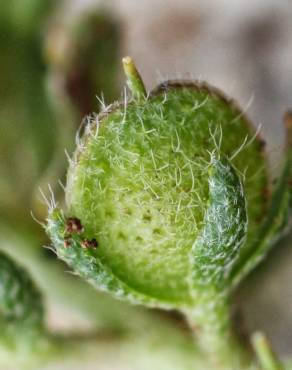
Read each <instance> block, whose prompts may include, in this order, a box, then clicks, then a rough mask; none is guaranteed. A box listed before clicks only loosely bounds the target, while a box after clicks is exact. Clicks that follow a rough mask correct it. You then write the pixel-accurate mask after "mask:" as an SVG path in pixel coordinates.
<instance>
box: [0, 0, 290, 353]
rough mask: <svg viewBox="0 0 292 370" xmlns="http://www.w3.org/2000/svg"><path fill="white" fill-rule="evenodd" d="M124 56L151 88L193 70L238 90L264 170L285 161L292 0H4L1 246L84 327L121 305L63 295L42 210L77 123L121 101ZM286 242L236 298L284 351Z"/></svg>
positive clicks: (51, 318) (63, 321)
mask: <svg viewBox="0 0 292 370" xmlns="http://www.w3.org/2000/svg"><path fill="white" fill-rule="evenodd" d="M124 55H131V56H132V57H133V59H134V60H135V62H136V64H137V66H138V68H139V70H140V72H141V74H142V76H143V78H144V81H145V83H146V86H147V88H148V89H152V88H153V87H154V86H155V85H156V84H157V83H158V82H160V81H161V80H164V79H168V78H194V79H200V80H206V81H208V82H209V83H210V84H213V85H215V86H216V87H218V88H220V89H222V90H223V91H224V92H225V93H226V94H227V95H230V96H232V97H233V98H235V99H236V100H237V101H238V102H239V104H240V105H241V106H242V108H243V109H244V111H246V112H247V114H248V116H249V117H250V118H251V120H252V122H253V123H254V125H255V126H256V127H258V126H259V125H261V127H262V129H261V132H262V135H263V137H264V139H265V141H266V148H267V154H268V156H269V159H270V167H271V177H272V178H273V177H275V176H276V175H277V173H278V172H279V169H280V168H281V159H282V149H283V142H284V131H283V128H282V116H283V114H284V112H285V110H287V109H288V108H291V107H292V63H291V61H292V3H291V1H288V0H287V1H285V0H281V1H279V0H254V1H252V2H248V1H243V0H236V1H231V0H204V1H196V0H180V1H179V2H178V1H174V0H161V1H157V0H139V1H135V0H120V1H118V0H104V1H98V0H70V1H65V0H63V1H61V0H59V1H57V0H56V1H54V0H11V1H9V2H3V1H2V4H1V7H0V79H1V84H0V101H1V104H0V155H1V161H0V247H1V248H2V249H5V250H7V251H8V252H9V253H10V254H12V255H13V256H14V257H16V258H17V259H18V260H20V261H21V262H22V263H23V264H25V265H26V266H27V267H28V268H29V269H30V270H31V273H32V274H33V275H34V277H35V279H36V280H37V281H38V283H39V285H40V286H41V288H42V289H43V291H44V292H45V295H46V302H47V308H48V312H47V321H48V325H49V326H50V327H51V328H53V329H55V328H57V329H58V330H59V329H61V330H64V331H70V330H81V331H82V330H86V329H87V328H90V326H91V325H92V321H91V320H94V322H95V324H96V325H97V326H100V327H102V326H103V325H104V323H105V322H107V323H108V322H111V321H112V320H113V319H112V318H113V317H117V320H118V317H121V315H122V314H121V312H122V309H121V306H120V303H119V304H117V306H115V307H112V305H111V308H110V309H109V308H108V307H109V305H110V302H111V301H110V299H109V298H107V297H103V298H102V299H99V301H98V302H96V303H94V304H93V303H92V300H90V298H86V299H88V302H89V301H90V302H91V303H90V305H91V308H92V312H91V315H92V316H90V319H89V316H88V311H86V314H85V311H82V310H77V309H75V308H74V307H75V303H76V302H77V300H78V301H79V302H80V301H81V300H83V301H84V299H85V298H84V297H85V295H86V297H90V295H91V297H92V296H93V294H95V293H94V292H92V291H90V292H88V293H87V291H86V289H88V290H89V288H87V287H86V288H85V285H83V283H82V282H78V283H77V282H76V283H75V284H76V285H78V284H79V285H78V287H79V288H78V289H79V291H78V293H76V297H71V296H70V294H68V292H69V289H70V288H69V287H70V279H71V277H70V278H69V277H67V276H63V275H65V273H64V271H65V269H66V268H65V267H64V266H62V265H61V264H57V263H56V261H55V259H54V256H52V254H51V253H50V251H49V250H47V249H45V248H43V246H45V245H48V243H49V242H48V240H47V239H46V236H45V234H44V232H43V229H42V227H41V226H40V225H39V224H38V223H37V220H39V222H43V220H44V218H45V216H46V208H47V205H46V204H45V203H46V199H50V197H51V193H52V192H53V193H54V194H55V197H56V199H57V200H58V201H59V202H60V203H62V202H63V189H62V184H64V183H65V174H66V166H67V158H66V156H67V154H68V155H70V153H71V152H72V150H73V149H74V145H75V144H74V142H75V133H76V131H77V130H78V128H79V126H80V123H81V121H82V120H83V119H86V118H84V117H86V115H88V114H90V113H92V112H96V113H97V112H98V111H99V110H100V108H101V107H102V106H103V105H108V104H110V103H111V102H112V101H113V100H117V99H120V97H121V93H122V92H123V88H124V78H123V76H122V73H121V72H122V68H121V57H122V56H124ZM66 153H67V154H66ZM48 184H50V186H48ZM39 189H41V191H40V190H39ZM42 194H43V195H42ZM291 247H292V237H291V235H290V236H288V237H286V238H285V240H283V241H281V243H279V245H278V246H277V247H276V248H275V250H274V251H273V252H272V253H271V254H270V256H269V257H268V259H267V260H266V261H265V263H264V264H263V265H262V266H261V267H260V268H259V269H258V271H256V272H255V273H254V274H253V275H252V276H251V277H250V278H249V280H248V281H247V282H246V283H245V285H244V286H243V287H242V289H241V290H240V292H239V294H237V296H236V301H237V305H238V306H239V307H240V312H241V314H242V317H243V319H242V320H243V326H244V327H245V328H246V330H247V331H253V330H256V329H260V330H262V331H264V332H266V334H267V336H268V337H269V338H270V339H271V341H272V343H273V346H274V348H275V349H276V350H277V351H278V352H279V353H281V354H283V355H292V285H291V283H290V281H291V279H292V267H291V266H292V248H291ZM62 274H63V275H62ZM61 275H62V279H63V280H62V284H60V279H61V278H60V276H61ZM75 279H76V278H75ZM48 282H49V283H48ZM57 286H58V289H57V288H56V287H57Z"/></svg>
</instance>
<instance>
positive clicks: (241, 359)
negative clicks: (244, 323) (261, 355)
mask: <svg viewBox="0 0 292 370" xmlns="http://www.w3.org/2000/svg"><path fill="white" fill-rule="evenodd" d="M196 307H197V308H196V309H193V310H189V311H187V312H186V315H187V318H188V321H189V324H190V326H191V329H192V330H193V332H194V335H195V340H196V341H197V342H198V345H199V347H200V349H201V352H202V354H203V356H204V357H205V358H206V359H209V361H210V366H211V367H212V368H216V369H224V370H227V369H228V370H229V369H244V368H245V367H247V366H248V365H249V364H250V363H251V355H250V353H249V352H248V351H247V350H246V349H245V348H244V346H243V345H242V344H241V343H240V341H239V338H237V336H236V334H235V333H234V331H233V326H232V322H231V318H230V304H229V301H228V299H227V297H225V296H221V297H220V295H218V293H217V294H208V293H206V294H205V295H204V297H202V299H201V300H200V303H199V304H197V305H196Z"/></svg>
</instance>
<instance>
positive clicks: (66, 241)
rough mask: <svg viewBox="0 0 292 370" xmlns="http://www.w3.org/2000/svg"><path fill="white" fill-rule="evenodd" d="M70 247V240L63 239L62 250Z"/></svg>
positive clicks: (67, 238)
mask: <svg viewBox="0 0 292 370" xmlns="http://www.w3.org/2000/svg"><path fill="white" fill-rule="evenodd" d="M71 245H72V240H71V239H70V238H69V237H65V238H64V248H68V247H70V246H71Z"/></svg>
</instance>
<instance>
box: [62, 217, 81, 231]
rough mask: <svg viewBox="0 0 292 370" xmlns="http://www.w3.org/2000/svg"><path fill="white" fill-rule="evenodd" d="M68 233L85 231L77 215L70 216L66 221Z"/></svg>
mask: <svg viewBox="0 0 292 370" xmlns="http://www.w3.org/2000/svg"><path fill="white" fill-rule="evenodd" d="M65 231H66V233H67V234H72V233H77V234H81V233H82V232H83V231H84V228H83V226H82V224H81V222H80V220H79V218H77V217H70V218H68V219H67V221H66V229H65Z"/></svg>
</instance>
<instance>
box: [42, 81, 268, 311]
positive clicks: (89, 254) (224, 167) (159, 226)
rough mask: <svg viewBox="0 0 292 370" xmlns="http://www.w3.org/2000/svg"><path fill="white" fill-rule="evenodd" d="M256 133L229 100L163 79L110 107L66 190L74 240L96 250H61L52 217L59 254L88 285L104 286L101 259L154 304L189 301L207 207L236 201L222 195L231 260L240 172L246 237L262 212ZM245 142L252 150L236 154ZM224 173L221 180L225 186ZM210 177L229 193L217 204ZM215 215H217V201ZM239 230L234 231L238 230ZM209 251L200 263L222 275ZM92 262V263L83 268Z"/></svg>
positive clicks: (225, 248) (240, 215)
mask: <svg viewBox="0 0 292 370" xmlns="http://www.w3.org/2000/svg"><path fill="white" fill-rule="evenodd" d="M253 135H254V132H253V130H252V129H251V128H250V126H249V124H248V122H247V120H246V118H245V117H244V116H243V115H242V112H241V111H240V110H239V109H238V108H237V107H236V106H235V104H234V103H233V102H232V101H228V100H227V99H226V98H224V97H223V96H222V95H221V94H220V93H219V92H218V91H216V90H214V89H210V88H208V87H206V85H199V84H194V83H191V82H188V83H185V82H184V83H183V84H182V83H178V82H172V83H170V82H168V83H165V84H163V85H161V86H160V87H159V88H157V89H156V90H155V91H154V92H153V93H152V94H151V95H150V97H149V98H147V99H146V100H144V101H143V100H142V101H139V102H130V103H129V104H127V105H126V107H125V106H122V105H115V106H112V107H111V108H110V110H109V111H108V112H104V113H103V114H102V115H100V116H99V117H98V119H96V120H95V121H94V122H92V124H91V125H89V126H88V127H87V128H86V132H85V134H84V137H83V139H82V140H81V142H80V145H79V147H78V149H77V151H76V153H75V157H74V158H73V161H72V163H71V166H70V169H69V173H68V183H67V189H66V196H67V206H68V216H74V217H78V218H79V219H80V220H81V222H82V224H83V226H84V230H85V231H84V235H83V236H78V237H84V238H95V239H96V240H97V241H98V243H99V247H98V248H97V249H96V250H90V251H89V250H81V248H80V245H79V247H78V251H77V246H76V245H74V246H73V248H72V250H70V247H69V248H64V243H63V240H62V238H64V237H65V235H64V225H63V228H62V227H61V229H60V230H59V231H58V235H57V236H56V234H55V233H54V232H52V230H53V229H54V227H53V225H55V221H56V219H59V220H60V217H61V219H62V217H63V216H62V215H60V214H58V215H57V216H56V213H55V215H53V214H52V215H51V216H50V217H51V219H50V218H49V223H48V232H49V234H50V235H51V237H52V239H53V241H54V245H55V248H56V250H57V254H58V255H59V256H60V257H61V258H63V259H64V260H65V261H66V262H68V263H69V264H70V265H71V266H72V267H73V268H74V269H75V271H76V272H77V273H79V274H80V275H82V276H84V277H86V278H87V279H88V280H89V281H91V282H92V283H93V284H94V285H97V286H100V285H102V284H100V282H98V281H97V280H98V279H100V278H101V277H99V278H97V276H95V278H94V279H93V278H92V277H93V276H94V272H93V270H94V269H95V268H96V261H98V264H99V267H100V266H102V267H103V269H106V270H108V271H110V273H111V274H112V275H113V276H115V277H116V279H117V280H118V281H119V282H122V284H123V285H125V286H127V288H128V289H130V290H132V291H134V292H139V293H138V295H139V294H141V295H144V296H145V297H149V300H150V301H151V300H157V301H158V302H165V303H166V304H169V305H170V306H174V307H175V306H177V307H178V306H184V305H185V306H189V305H192V303H193V299H194V294H193V293H194V292H193V291H194V286H193V284H192V280H193V279H192V277H193V275H194V271H197V272H198V274H201V275H202V272H203V269H201V267H202V266H201V264H204V263H205V261H204V258H205V257H204V253H203V254H202V255H201V257H200V258H202V260H201V262H199V259H198V261H196V253H197V249H196V247H194V246H195V245H196V243H197V245H199V244H200V240H201V239H202V232H203V231H202V230H204V228H205V227H206V225H205V223H206V221H207V220H208V217H209V218H210V219H212V220H214V222H215V220H216V216H215V213H216V212H215V211H216V205H214V208H213V211H211V210H209V211H208V209H209V208H210V207H211V208H212V203H214V202H215V203H214V204H216V201H217V202H218V204H219V203H220V199H221V200H222V197H224V194H225V193H226V192H228V190H227V189H228V188H230V189H231V195H230V197H231V198H232V192H233V195H235V198H236V199H233V200H232V199H231V198H230V197H229V198H228V197H227V198H228V199H229V200H230V204H229V206H230V207H229V208H228V207H227V208H228V209H227V210H226V212H227V213H228V212H231V214H232V217H231V219H230V220H228V221H227V220H225V221H226V222H230V224H229V225H224V223H223V230H222V232H226V235H224V238H223V240H224V243H225V242H226V243H227V244H226V245H225V244H224V243H223V244H224V245H222V246H221V247H219V246H218V248H219V249H220V248H221V251H220V253H221V252H222V253H224V260H225V259H226V261H229V262H230V261H231V262H232V261H233V259H234V257H235V256H236V252H237V250H238V248H239V246H240V245H241V244H242V242H243V238H244V235H245V230H246V214H245V207H246V205H245V200H244V199H243V190H242V176H241V172H244V173H245V181H244V193H245V197H246V201H247V215H248V219H249V228H248V232H247V238H248V239H252V238H253V237H254V234H255V230H256V228H257V227H258V223H259V219H261V217H262V216H263V215H264V214H265V203H266V200H265V199H264V198H263V197H262V192H263V189H265V188H266V186H267V178H266V172H265V163H264V158H263V156H262V148H261V145H260V143H259V142H258V141H257V140H250V139H251V138H252V137H253ZM247 136H248V139H247V142H248V143H249V144H248V145H246V146H244V147H243V148H242V150H241V151H240V150H239V151H238V149H239V148H240V147H241V146H242V144H243V142H244V141H245V139H246V137H247ZM249 140H250V141H249ZM237 151H238V153H237ZM235 154H236V155H235ZM220 158H223V159H222V160H221V159H220ZM228 158H229V159H228ZM214 159H215V160H214ZM259 168H263V169H262V170H261V171H259ZM222 171H223V172H222ZM224 171H225V174H226V175H227V178H226V179H225V180H224V179H223V180H224V181H223V182H222V176H223V177H224V176H225V175H224ZM226 171H227V172H228V173H226ZM228 176H229V177H228ZM216 181H217V183H219V182H220V181H221V182H222V184H221V185H222V186H223V188H225V190H224V191H223V193H222V194H221V193H220V191H219V192H218V193H216V191H215V193H216V194H217V195H216V197H217V196H218V199H217V198H216V199H215V198H214V199H212V196H211V192H212V184H215V183H216ZM213 190H214V189H213ZM217 190H218V189H217ZM215 193H214V194H215ZM225 200H226V199H225ZM255 200H256V201H255ZM232 202H233V203H232ZM236 202H238V206H236ZM232 204H233V206H232ZM232 207H233V208H232ZM212 212H213V213H212ZM214 212H215V213H214ZM220 212H221V214H220V217H221V216H222V214H224V212H225V210H224V207H222V205H221V208H220ZM218 219H219V213H218ZM62 222H63V223H64V222H65V221H64V219H63V221H62ZM236 225H237V226H238V225H240V227H239V228H238V229H236V233H235V234H234V228H236ZM225 226H226V228H225ZM209 229H210V230H209V231H210V232H211V233H212V232H213V231H212V230H211V228H210V227H209ZM74 238H75V237H74ZM232 238H234V240H233V241H234V243H233V244H232V242H233V241H232ZM74 240H75V239H74ZM211 244H212V243H211ZM205 247H207V248H208V244H206V246H205ZM212 248H213V246H212ZM200 249H201V250H202V251H203V250H204V247H203V246H202V245H201V246H199V247H198V251H199V250H200ZM73 251H76V252H74V253H77V254H78V256H76V258H73V260H72V258H71V257H70V258H71V259H70V258H69V257H68V255H69V254H70V255H71V254H72V253H73ZM194 251H195V253H194ZM212 254H213V252H212V253H211V252H210V255H209V257H210V258H209V260H208V261H206V262H207V263H208V264H209V263H211V265H212V266H215V265H216V264H217V265H218V266H220V265H222V264H223V265H224V266H223V267H224V269H223V270H224V271H225V270H226V271H227V266H225V265H226V263H227V262H224V263H223V262H222V263H221V262H220V261H221V259H220V258H221V257H222V258H223V255H222V254H220V256H221V257H220V256H218V255H216V253H215V255H214V256H212ZM81 256H82V257H84V256H86V258H87V265H86V266H85V265H82V266H81V262H80V261H81ZM194 256H195V258H194ZM213 257H214V258H213ZM90 258H91V259H92V261H93V262H94V263H92V264H90V263H89V261H88V259H90ZM215 260H217V261H218V263H217V262H215ZM222 260H223V259H222ZM197 265H198V266H197ZM197 267H198V269H197ZM225 267H226V268H225ZM84 269H85V270H86V271H84ZM99 271H100V269H99ZM200 271H201V272H200ZM97 274H98V272H97ZM90 275H92V276H90ZM101 279H102V280H103V278H101ZM93 280H95V281H93ZM106 290H110V291H112V288H111V287H107V288H106ZM137 299H138V300H140V298H139V297H137Z"/></svg>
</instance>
